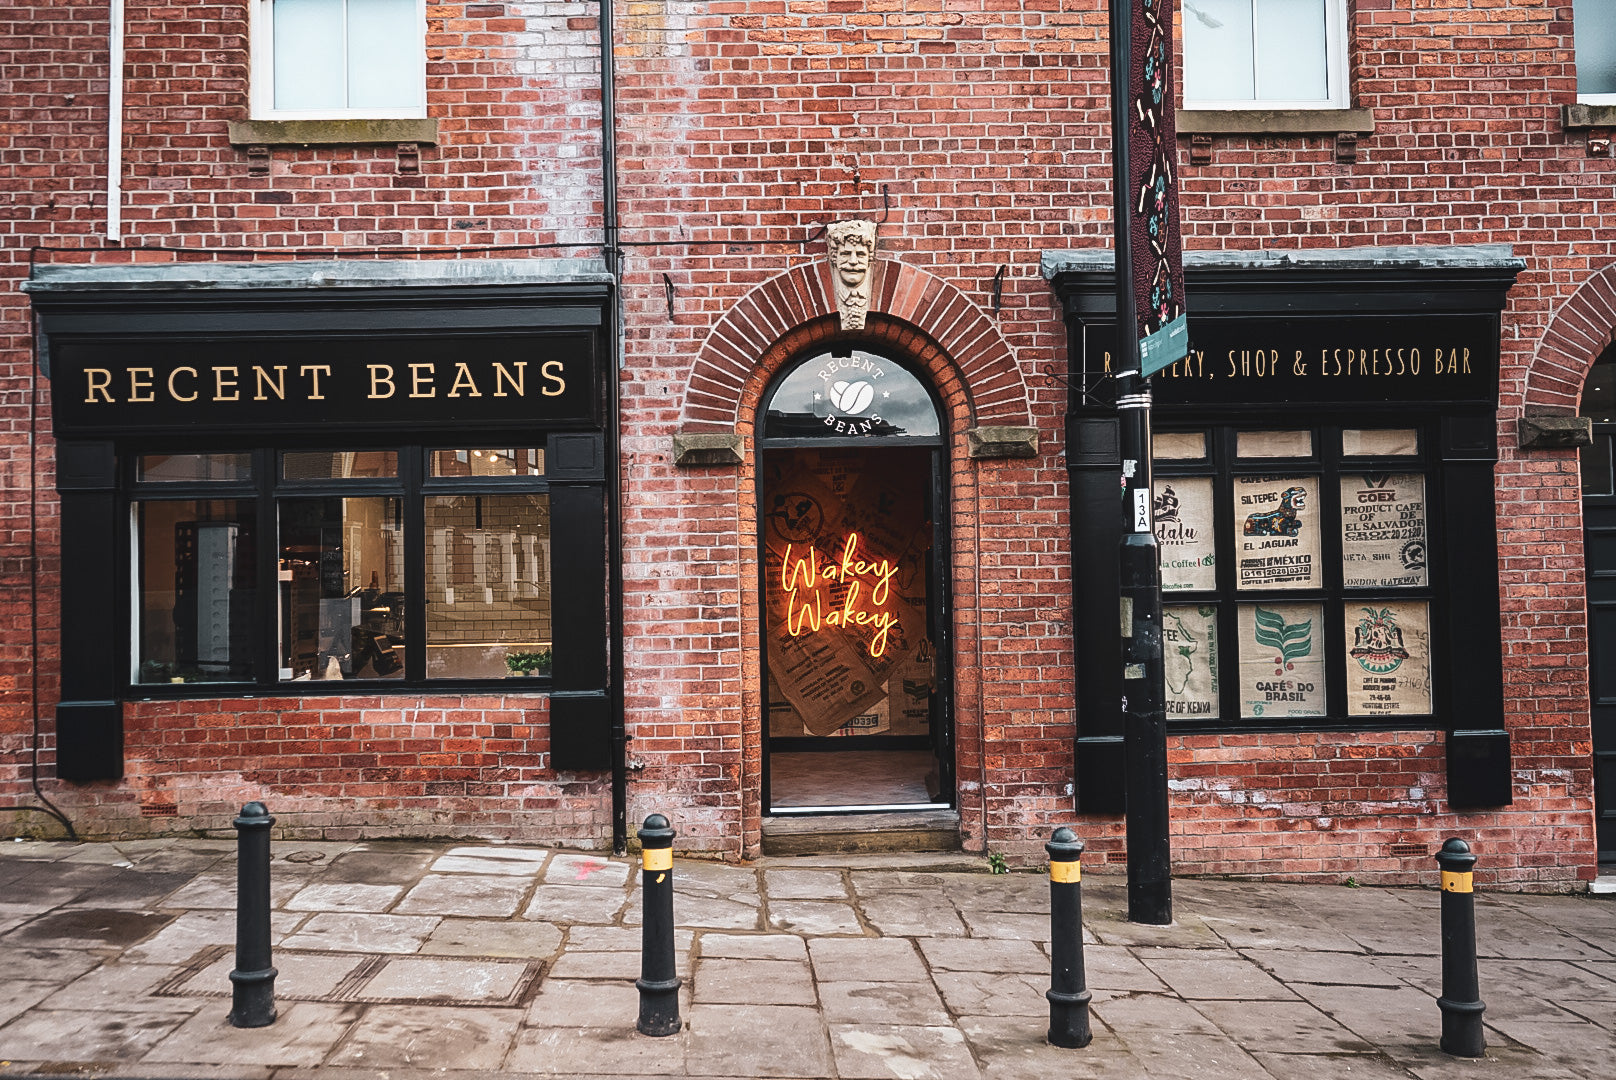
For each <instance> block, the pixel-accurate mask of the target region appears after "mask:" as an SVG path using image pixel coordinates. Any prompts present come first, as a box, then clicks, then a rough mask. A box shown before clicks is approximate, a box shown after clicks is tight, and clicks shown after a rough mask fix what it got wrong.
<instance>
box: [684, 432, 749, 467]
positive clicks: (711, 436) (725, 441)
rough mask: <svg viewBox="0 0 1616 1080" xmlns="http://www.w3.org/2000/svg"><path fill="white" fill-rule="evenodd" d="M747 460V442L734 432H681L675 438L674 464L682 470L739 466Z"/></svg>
mask: <svg viewBox="0 0 1616 1080" xmlns="http://www.w3.org/2000/svg"><path fill="white" fill-rule="evenodd" d="M745 460H746V446H745V440H744V439H742V438H741V436H740V435H738V434H736V433H735V432H733V431H722V432H680V433H678V434H676V435H674V437H673V463H674V464H675V465H677V466H680V467H681V468H694V467H696V466H702V465H739V464H741V462H743V461H745Z"/></svg>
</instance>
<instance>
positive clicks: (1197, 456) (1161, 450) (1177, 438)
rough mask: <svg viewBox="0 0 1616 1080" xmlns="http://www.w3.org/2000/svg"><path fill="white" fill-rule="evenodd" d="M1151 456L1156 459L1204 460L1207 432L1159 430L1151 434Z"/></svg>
mask: <svg viewBox="0 0 1616 1080" xmlns="http://www.w3.org/2000/svg"><path fill="white" fill-rule="evenodd" d="M1150 456H1151V457H1152V458H1153V459H1155V460H1156V461H1204V460H1205V459H1206V432H1204V431H1158V432H1156V433H1155V434H1154V435H1152V436H1151V440H1150Z"/></svg>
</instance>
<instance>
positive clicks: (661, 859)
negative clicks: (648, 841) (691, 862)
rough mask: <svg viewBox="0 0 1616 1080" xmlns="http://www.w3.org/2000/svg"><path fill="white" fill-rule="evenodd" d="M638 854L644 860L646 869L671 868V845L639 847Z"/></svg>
mask: <svg viewBox="0 0 1616 1080" xmlns="http://www.w3.org/2000/svg"><path fill="white" fill-rule="evenodd" d="M640 856H641V858H643V859H644V860H645V868H646V869H647V870H651V871H655V870H672V869H673V849H672V848H671V847H658V848H649V847H648V848H641V849H640Z"/></svg>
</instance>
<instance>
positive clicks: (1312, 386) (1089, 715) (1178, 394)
mask: <svg viewBox="0 0 1616 1080" xmlns="http://www.w3.org/2000/svg"><path fill="white" fill-rule="evenodd" d="M1516 272H1517V271H1516V270H1515V269H1514V268H1512V267H1511V266H1509V265H1502V264H1499V265H1488V266H1474V265H1471V266H1429V267H1408V266H1374V265H1370V264H1369V260H1367V259H1366V261H1364V262H1362V263H1358V264H1356V265H1350V266H1345V265H1342V266H1320V265H1294V264H1283V263H1281V264H1276V265H1274V266H1270V267H1262V268H1253V267H1251V266H1217V265H1211V266H1209V265H1205V264H1203V265H1201V266H1191V267H1189V268H1188V270H1187V274H1188V286H1187V292H1188V304H1189V309H1190V310H1189V317H1190V348H1191V350H1199V351H1200V352H1202V353H1204V354H1205V356H1204V359H1201V358H1197V357H1194V356H1193V355H1192V357H1191V358H1190V360H1189V361H1185V362H1181V363H1180V364H1179V365H1177V366H1176V367H1175V368H1170V369H1168V370H1167V371H1166V372H1164V373H1162V374H1161V375H1158V376H1156V377H1155V378H1153V379H1152V380H1151V383H1152V384H1153V385H1152V391H1153V394H1154V396H1155V409H1154V412H1155V423H1156V426H1157V427H1158V428H1159V429H1161V430H1170V429H1175V428H1177V429H1182V428H1196V427H1206V428H1211V427H1215V426H1218V425H1230V424H1237V425H1243V424H1250V425H1258V426H1265V425H1276V426H1285V427H1297V426H1303V427H1308V426H1311V427H1315V428H1317V427H1319V426H1326V425H1335V426H1405V425H1406V426H1414V427H1419V428H1421V429H1422V431H1425V432H1427V433H1440V437H1439V440H1438V441H1439V444H1440V445H1439V446H1437V447H1436V453H1435V454H1434V455H1431V454H1428V455H1427V457H1426V466H1425V468H1426V471H1427V476H1428V483H1427V503H1428V506H1429V512H1428V529H1429V533H1428V539H1429V542H1430V543H1431V544H1432V545H1435V544H1437V543H1441V542H1443V541H1442V539H1441V538H1443V537H1446V538H1450V542H1448V543H1447V546H1446V553H1447V555H1448V556H1450V557H1448V558H1446V559H1445V560H1444V562H1443V564H1442V565H1443V566H1445V567H1446V569H1445V571H1443V572H1441V574H1440V580H1437V574H1436V572H1435V571H1434V572H1433V580H1432V597H1433V601H1432V602H1433V609H1432V616H1433V619H1432V638H1433V642H1432V661H1431V662H1432V682H1433V686H1432V693H1433V698H1434V706H1433V707H1434V708H1435V710H1436V715H1435V716H1434V717H1428V718H1425V719H1421V718H1419V717H1412V718H1408V717H1405V718H1398V719H1387V720H1382V719H1379V718H1370V717H1347V716H1346V702H1345V700H1344V694H1341V693H1339V692H1338V691H1339V688H1332V690H1331V694H1330V700H1331V703H1332V708H1331V715H1330V716H1328V717H1324V718H1309V719H1305V720H1301V719H1299V720H1292V721H1287V722H1284V723H1254V722H1253V721H1252V720H1250V719H1246V720H1242V719H1240V718H1238V717H1237V716H1236V717H1229V716H1227V710H1225V713H1226V716H1225V718H1224V719H1220V720H1216V721H1201V722H1197V721H1173V722H1170V730H1172V731H1175V732H1181V733H1193V732H1232V731H1249V730H1272V729H1274V728H1275V727H1279V728H1282V729H1289V730H1342V731H1351V730H1369V729H1377V728H1379V729H1385V728H1413V727H1428V726H1435V727H1439V728H1443V729H1445V730H1446V731H1447V733H1448V737H1447V760H1448V784H1449V794H1450V800H1451V801H1452V803H1453V805H1454V806H1455V807H1464V808H1470V807H1479V806H1497V805H1505V804H1507V803H1508V802H1509V801H1510V747H1509V736H1508V734H1507V732H1506V731H1505V729H1504V724H1503V699H1502V682H1503V675H1502V643H1501V634H1500V622H1501V617H1500V613H1499V603H1498V589H1497V582H1498V564H1497V539H1496V535H1497V524H1496V510H1495V502H1494V490H1493V482H1492V469H1493V464H1494V462H1496V460H1497V447H1496V435H1495V431H1496V411H1497V395H1498V384H1497V379H1498V341H1499V332H1500V324H1499V312H1500V311H1501V309H1502V307H1503V303H1504V298H1505V294H1506V293H1507V292H1508V290H1509V288H1510V286H1511V285H1512V284H1513V282H1514V278H1515V274H1516ZM1112 280H1113V279H1112V274H1111V273H1110V271H1096V270H1087V269H1085V270H1080V271H1069V272H1064V273H1060V274H1058V275H1057V276H1056V277H1055V279H1054V281H1053V285H1054V289H1055V293H1056V295H1057V297H1058V298H1059V300H1060V301H1061V304H1062V307H1063V311H1064V313H1065V318H1066V324H1067V331H1068V344H1069V351H1068V355H1069V356H1070V357H1071V358H1072V361H1071V363H1072V371H1071V373H1070V375H1069V382H1068V386H1069V406H1068V407H1069V413H1068V418H1067V432H1068V447H1069V460H1068V463H1067V467H1068V472H1069V475H1070V476H1071V479H1072V483H1071V499H1072V534H1073V566H1074V574H1073V589H1074V597H1073V606H1074V619H1075V621H1076V623H1077V630H1076V633H1077V635H1078V642H1077V667H1078V671H1077V686H1076V699H1077V704H1078V735H1077V745H1076V753H1077V779H1078V787H1079V790H1078V806H1079V808H1080V809H1082V810H1084V811H1091V810H1092V811H1094V812H1115V808H1117V807H1119V806H1120V802H1119V800H1120V798H1121V794H1122V793H1121V792H1120V790H1118V788H1119V787H1120V781H1119V778H1118V777H1119V773H1120V770H1119V769H1118V768H1117V766H1116V764H1115V763H1117V762H1120V757H1121V707H1120V691H1119V690H1113V688H1112V686H1113V684H1114V683H1116V682H1117V681H1118V672H1119V670H1120V654H1119V652H1118V650H1117V648H1116V646H1115V645H1112V644H1106V643H1102V642H1100V641H1099V640H1098V639H1097V638H1093V639H1091V638H1089V637H1086V636H1085V635H1087V634H1089V631H1085V629H1084V624H1085V623H1089V624H1092V626H1093V627H1101V628H1103V635H1104V636H1110V637H1111V638H1113V639H1114V638H1115V636H1116V631H1115V630H1114V629H1112V627H1114V626H1115V625H1116V619H1115V617H1114V616H1113V615H1112V614H1111V613H1112V612H1114V611H1116V605H1117V598H1118V595H1119V594H1118V579H1117V576H1116V575H1117V571H1116V563H1117V560H1116V548H1117V543H1118V540H1119V537H1120V522H1119V521H1118V518H1119V514H1118V512H1117V508H1116V504H1115V502H1114V501H1113V500H1115V499H1116V497H1117V495H1116V493H1117V491H1118V488H1117V482H1118V477H1119V476H1120V469H1119V468H1118V467H1117V465H1118V464H1119V463H1120V462H1119V459H1117V458H1111V459H1109V460H1107V459H1105V458H1104V457H1103V456H1101V455H1099V454H1098V453H1096V452H1095V450H1094V449H1093V447H1094V445H1095V443H1096V437H1095V436H1093V435H1091V434H1090V432H1091V431H1094V430H1097V429H1095V428H1093V427H1091V425H1095V424H1097V423H1098V422H1101V421H1104V420H1107V419H1112V418H1114V417H1115V415H1116V412H1115V402H1116V381H1115V380H1114V379H1113V378H1112V377H1111V376H1110V374H1109V373H1108V371H1107V370H1106V353H1107V352H1108V351H1109V350H1110V349H1111V348H1112V347H1113V343H1114V341H1115V330H1114V321H1115V300H1114V290H1113V285H1112ZM1388 347H1389V348H1390V349H1391V353H1390V355H1389V356H1388V354H1387V353H1386V352H1385V351H1384V350H1385V349H1387V348H1388ZM1439 347H1440V348H1442V349H1443V350H1444V354H1443V356H1444V363H1445V364H1446V361H1447V360H1448V358H1449V356H1450V353H1451V350H1453V349H1454V348H1455V347H1457V348H1458V349H1459V350H1460V351H1459V361H1460V363H1459V366H1458V369H1457V370H1456V371H1454V372H1452V373H1451V374H1449V373H1446V372H1444V374H1442V375H1438V374H1436V368H1435V360H1436V356H1435V350H1436V349H1437V348H1439ZM1377 348H1378V349H1381V350H1383V351H1382V352H1381V353H1379V354H1376V353H1375V352H1374V350H1375V349H1377ZM1398 348H1402V349H1403V350H1404V353H1403V354H1402V356H1401V357H1399V356H1398V354H1397V352H1396V350H1397V349H1398ZM1413 348H1419V349H1420V350H1421V371H1420V375H1419V376H1415V375H1414V374H1413V373H1412V371H1411V370H1410V366H1411V359H1412V357H1411V353H1410V350H1412V349H1413ZM1259 349H1262V350H1265V351H1267V352H1269V353H1270V357H1269V359H1270V360H1271V359H1272V353H1274V352H1278V354H1279V357H1280V359H1281V363H1280V364H1279V365H1272V364H1270V366H1269V367H1268V369H1267V372H1266V374H1259V373H1258V372H1257V370H1256V369H1255V368H1254V367H1253V368H1252V369H1249V370H1248V371H1246V372H1244V373H1242V374H1241V375H1240V377H1237V378H1231V377H1229V375H1228V366H1229V363H1230V358H1229V356H1228V353H1229V351H1230V350H1234V351H1235V352H1236V356H1235V357H1234V361H1235V364H1236V366H1237V368H1238V366H1239V365H1240V364H1241V363H1242V362H1246V361H1248V360H1251V359H1254V358H1255V354H1256V351H1257V350H1259ZM1346 349H1351V350H1354V354H1353V355H1352V356H1350V357H1349V356H1346V355H1339V356H1338V354H1337V350H1346ZM1364 349H1368V350H1369V355H1368V356H1367V357H1366V358H1362V359H1360V357H1359V355H1358V353H1360V352H1361V351H1362V350H1364ZM1465 349H1468V350H1470V351H1469V355H1468V357H1467V356H1466V355H1465V353H1464V351H1463V350H1465ZM1241 350H1244V351H1245V352H1246V353H1248V354H1249V356H1247V357H1242V356H1241V355H1240V352H1241ZM1298 351H1301V352H1302V354H1303V356H1302V360H1304V361H1305V363H1304V364H1303V365H1301V366H1297V365H1295V361H1296V360H1297V357H1296V353H1297V352H1298ZM1326 354H1328V363H1330V364H1331V365H1334V364H1337V363H1344V362H1345V363H1351V364H1352V365H1354V366H1352V367H1351V368H1350V369H1348V370H1350V374H1348V371H1347V370H1343V371H1342V372H1341V373H1340V374H1335V373H1334V371H1335V369H1334V368H1333V367H1332V368H1331V369H1330V371H1331V374H1329V375H1324V374H1321V373H1320V370H1321V369H1320V367H1319V364H1320V362H1321V360H1322V359H1324V357H1325V356H1326ZM1195 361H1198V363H1197V364H1196V366H1195V367H1193V368H1191V367H1190V366H1189V365H1190V363H1191V362H1195ZM1215 362H1216V366H1215ZM1466 362H1468V365H1469V370H1468V372H1467V371H1466V370H1465V368H1464V365H1465V363H1466ZM1360 364H1361V365H1362V366H1361V367H1360V366H1357V365H1360ZM1399 364H1401V365H1402V368H1401V370H1402V375H1401V376H1399V374H1398V371H1399V368H1398V367H1397V366H1396V365H1399ZM1389 365H1390V366H1389ZM1433 457H1434V459H1435V460H1433ZM1338 539H1339V538H1337V541H1338ZM1480 582H1490V583H1492V585H1491V587H1478V583H1480ZM1225 599H1226V602H1227V603H1228V604H1229V605H1230V607H1231V610H1232V603H1233V599H1234V598H1233V596H1232V594H1231V595H1229V596H1228V597H1226V598H1225ZM1444 611H1445V612H1446V615H1445V617H1444V616H1443V615H1442V613H1443V612H1444ZM1326 619H1327V621H1329V616H1328V615H1327V616H1326ZM1226 640H1229V641H1231V642H1232V641H1233V638H1232V637H1229V638H1227V639H1226ZM1090 786H1092V787H1093V789H1094V790H1093V791H1092V792H1091V791H1089V790H1087V789H1088V788H1089V787H1090Z"/></svg>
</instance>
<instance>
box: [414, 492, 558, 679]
mask: <svg viewBox="0 0 1616 1080" xmlns="http://www.w3.org/2000/svg"><path fill="white" fill-rule="evenodd" d="M426 599H427V609H426V610H427V622H426V665H427V675H428V676H429V677H430V678H435V679H497V678H503V677H506V676H520V675H526V674H533V675H549V674H550V648H551V641H552V633H553V629H552V624H551V610H550V497H549V496H548V495H455V496H444V497H436V498H430V499H427V500H426Z"/></svg>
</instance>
